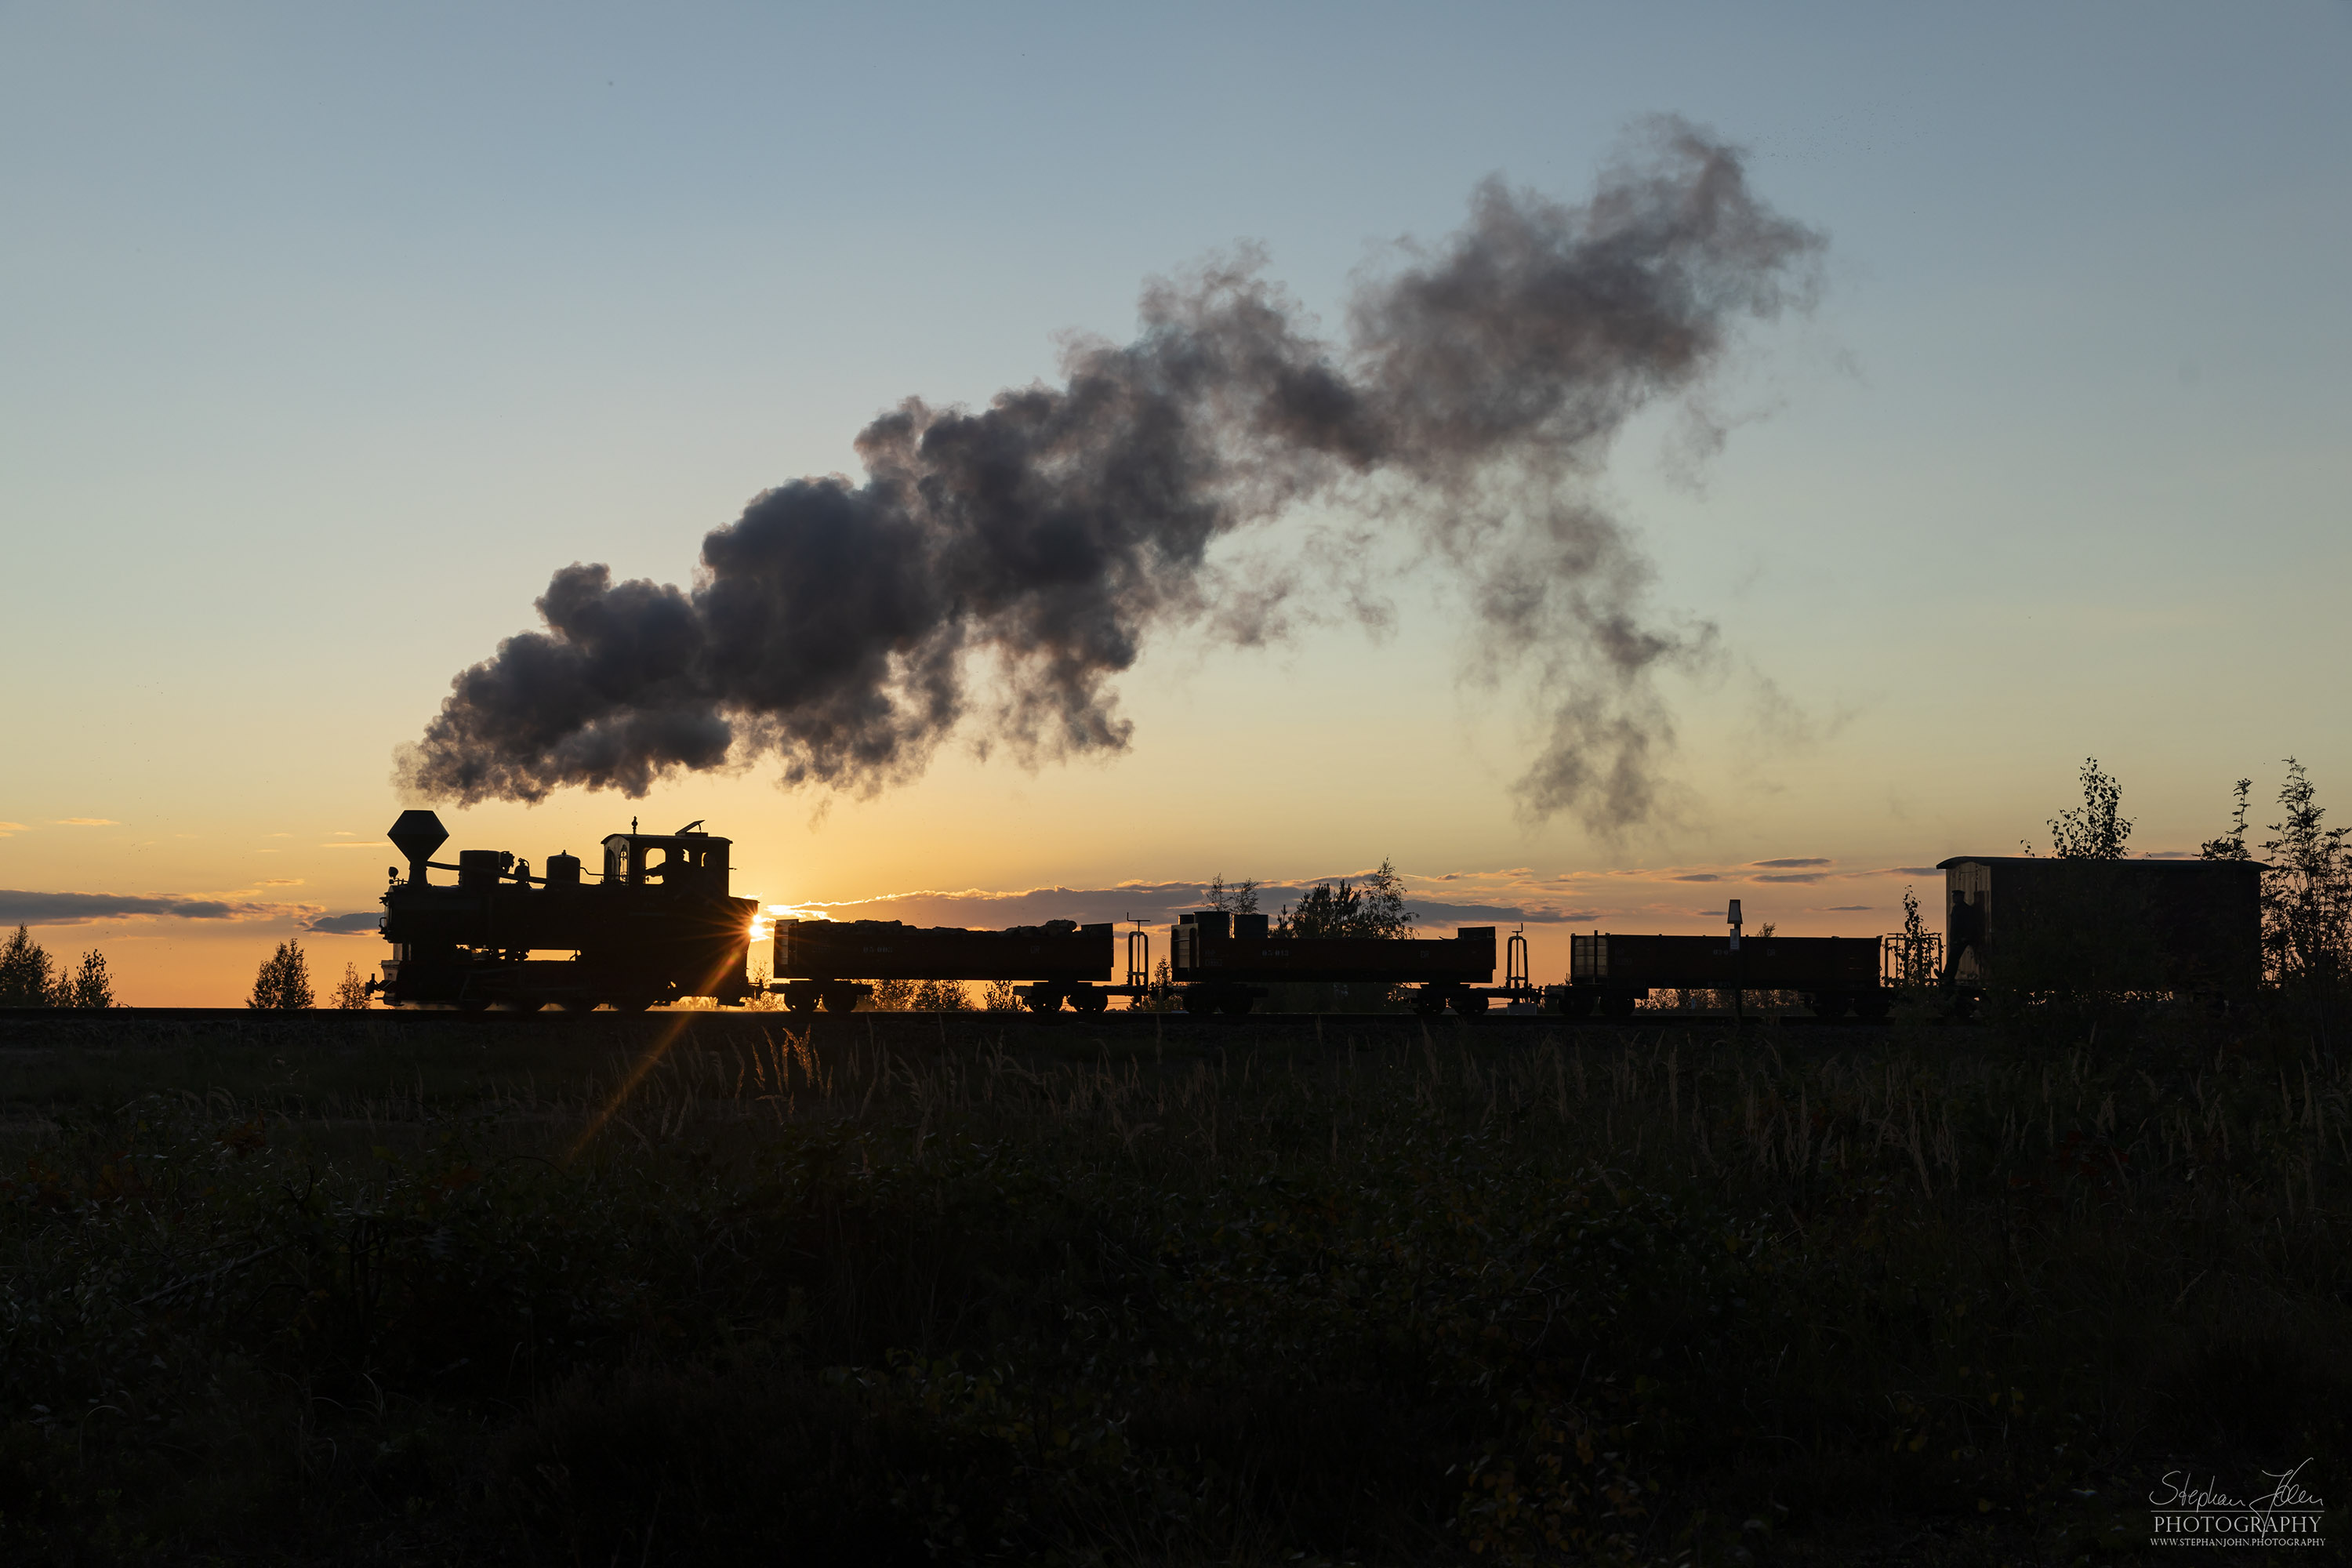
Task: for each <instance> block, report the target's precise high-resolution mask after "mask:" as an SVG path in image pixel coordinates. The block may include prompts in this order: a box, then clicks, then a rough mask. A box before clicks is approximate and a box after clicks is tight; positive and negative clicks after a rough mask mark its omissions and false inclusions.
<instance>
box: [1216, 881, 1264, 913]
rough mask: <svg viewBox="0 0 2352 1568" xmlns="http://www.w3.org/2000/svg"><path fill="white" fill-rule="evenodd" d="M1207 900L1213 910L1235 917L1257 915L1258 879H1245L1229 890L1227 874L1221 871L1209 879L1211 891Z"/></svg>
mask: <svg viewBox="0 0 2352 1568" xmlns="http://www.w3.org/2000/svg"><path fill="white" fill-rule="evenodd" d="M1205 898H1206V901H1207V903H1208V906H1209V907H1210V908H1211V909H1213V910H1224V911H1225V912H1226V913H1227V914H1234V915H1246V914H1255V913H1256V911H1257V879H1256V878H1255V877H1244V878H1243V879H1241V880H1240V881H1238V882H1235V883H1234V885H1233V886H1232V887H1230V888H1228V887H1226V886H1225V874H1224V873H1223V871H1220V872H1218V873H1217V874H1216V875H1215V876H1214V877H1212V878H1211V879H1209V891H1208V893H1207V894H1206V895H1205Z"/></svg>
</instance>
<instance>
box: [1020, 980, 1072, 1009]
mask: <svg viewBox="0 0 2352 1568" xmlns="http://www.w3.org/2000/svg"><path fill="white" fill-rule="evenodd" d="M1021 1000H1022V1001H1024V1002H1025V1003H1027V1004H1028V1005H1029V1011H1031V1012H1032V1013H1058V1012H1060V1011H1061V1010H1062V994H1061V993H1060V992H1058V991H1055V990H1054V989H1052V988H1051V987H1049V986H1045V985H1039V986H1035V987H1033V988H1032V989H1031V991H1030V993H1029V994H1028V995H1026V996H1024V997H1023V998H1021Z"/></svg>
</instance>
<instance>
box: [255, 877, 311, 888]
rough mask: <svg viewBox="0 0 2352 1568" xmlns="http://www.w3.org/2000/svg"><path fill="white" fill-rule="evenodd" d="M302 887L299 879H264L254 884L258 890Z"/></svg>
mask: <svg viewBox="0 0 2352 1568" xmlns="http://www.w3.org/2000/svg"><path fill="white" fill-rule="evenodd" d="M301 885H302V879H301V878H299V877H264V878H263V879H261V880H260V881H258V882H256V883H255V884H254V886H255V887H257V888H299V887H300V886H301Z"/></svg>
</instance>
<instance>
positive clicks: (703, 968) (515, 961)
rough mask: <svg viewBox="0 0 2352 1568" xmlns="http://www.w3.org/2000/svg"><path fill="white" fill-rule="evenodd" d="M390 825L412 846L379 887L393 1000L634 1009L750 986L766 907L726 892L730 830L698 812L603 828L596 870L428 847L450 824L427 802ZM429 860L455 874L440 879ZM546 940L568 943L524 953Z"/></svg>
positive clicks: (402, 846) (387, 995) (561, 858)
mask: <svg viewBox="0 0 2352 1568" xmlns="http://www.w3.org/2000/svg"><path fill="white" fill-rule="evenodd" d="M386 837H389V838H390V839H391V840H392V842H393V844H394V847H396V848H398V849H399V850H400V852H401V853H402V854H403V855H404V856H406V857H407V858H408V875H407V877H406V879H403V878H402V877H401V875H400V871H399V868H397V867H395V868H393V869H392V871H391V878H392V883H391V886H389V887H387V888H386V889H384V893H383V909H384V914H383V936H384V940H385V941H386V942H390V943H392V951H393V956H392V957H391V958H390V959H389V960H387V961H386V962H385V963H384V965H383V980H382V981H381V982H380V983H378V987H377V988H378V989H379V990H380V991H381V994H382V995H383V999H384V1000H385V1001H386V1002H387V1003H389V1004H391V1005H393V1006H395V1007H402V1006H434V1005H437V1006H454V1007H457V1008H459V1009H461V1010H464V1011H467V1012H479V1011H481V1010H482V1009H484V1008H487V1007H490V1006H493V1005H501V1006H509V1007H520V1008H525V1009H535V1008H540V1007H545V1006H548V1005H555V1006H558V1007H565V1008H573V1009H579V1010H582V1011H585V1010H587V1009H589V1008H593V1007H595V1006H597V1005H600V1004H603V1005H609V1006H612V1007H615V1008H618V1009H620V1010H622V1011H624V1012H635V1011H640V1010H642V1009H644V1008H646V1007H651V1006H653V1005H656V1004H658V1003H664V1002H676V1001H678V1000H680V999H682V998H684V997H688V996H708V997H710V998H712V999H713V1000H715V1001H718V1002H722V1003H739V1002H741V1001H743V1000H745V999H746V998H747V997H749V996H750V995H751V981H750V980H749V978H748V977H747V976H746V974H745V973H744V968H745V956H746V954H747V953H748V952H749V951H750V948H751V921H752V919H753V917H754V916H756V915H757V914H758V913H759V910H760V906H759V904H758V903H757V902H756V901H755V900H751V899H738V898H731V897H730V896H729V895H728V891H727V878H728V870H729V868H728V864H727V852H728V848H729V846H730V841H729V840H727V839H724V838H719V837H713V836H712V835H710V834H709V833H706V832H704V831H703V830H702V824H700V823H699V822H693V823H688V825H687V826H684V827H682V828H680V829H678V830H677V832H676V833H663V834H656V833H639V832H638V831H637V830H636V824H635V822H634V821H633V822H631V823H630V825H629V831H628V832H626V833H615V834H614V835H612V836H611V837H608V838H606V839H605V840H604V844H603V846H602V847H603V850H604V864H603V867H602V868H601V869H602V874H601V875H600V876H599V877H598V878H597V879H596V880H595V881H593V882H590V881H588V880H587V879H585V878H583V875H582V867H581V863H580V859H579V858H578V857H577V856H574V855H569V854H563V855H551V856H549V857H548V859H547V867H546V869H545V870H544V871H542V872H541V873H539V874H537V875H534V874H533V873H532V871H531V868H530V861H528V860H518V859H516V858H515V857H514V856H513V855H511V854H509V853H508V852H507V851H505V850H502V849H466V850H460V851H459V852H458V855H457V864H456V865H454V866H453V865H445V864H443V863H442V862H440V861H438V860H434V859H431V858H430V857H431V855H432V854H433V852H434V851H435V850H436V849H438V848H440V847H441V846H442V845H443V844H445V843H446V842H448V838H449V834H448V830H447V829H446V828H445V827H443V826H441V819H440V818H439V817H437V816H435V815H434V814H433V813H431V812H429V811H404V812H402V813H401V814H400V820H398V821H397V822H395V823H394V824H393V825H392V830H391V832H390V833H389V834H387V835H386ZM435 870H440V871H455V872H456V873H457V881H456V883H455V884H454V885H453V884H448V883H436V882H434V881H433V880H432V879H431V878H430V877H429V876H428V875H427V872H429V871H435ZM534 952H566V953H569V954H571V956H570V957H568V958H561V959H550V958H534V957H532V956H531V955H532V954H533V953H534Z"/></svg>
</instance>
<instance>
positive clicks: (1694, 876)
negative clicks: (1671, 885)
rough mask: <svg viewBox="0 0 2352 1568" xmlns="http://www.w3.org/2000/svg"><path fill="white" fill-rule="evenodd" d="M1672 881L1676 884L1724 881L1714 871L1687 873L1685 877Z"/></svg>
mask: <svg viewBox="0 0 2352 1568" xmlns="http://www.w3.org/2000/svg"><path fill="white" fill-rule="evenodd" d="M1671 880H1673V881H1676V882H1720V881H1722V880H1723V879H1722V878H1721V877H1719V876H1717V875H1716V874H1715V873H1714V872H1713V871H1686V872H1685V873H1684V874H1683V875H1681V876H1679V877H1675V878H1672V879H1671Z"/></svg>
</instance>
